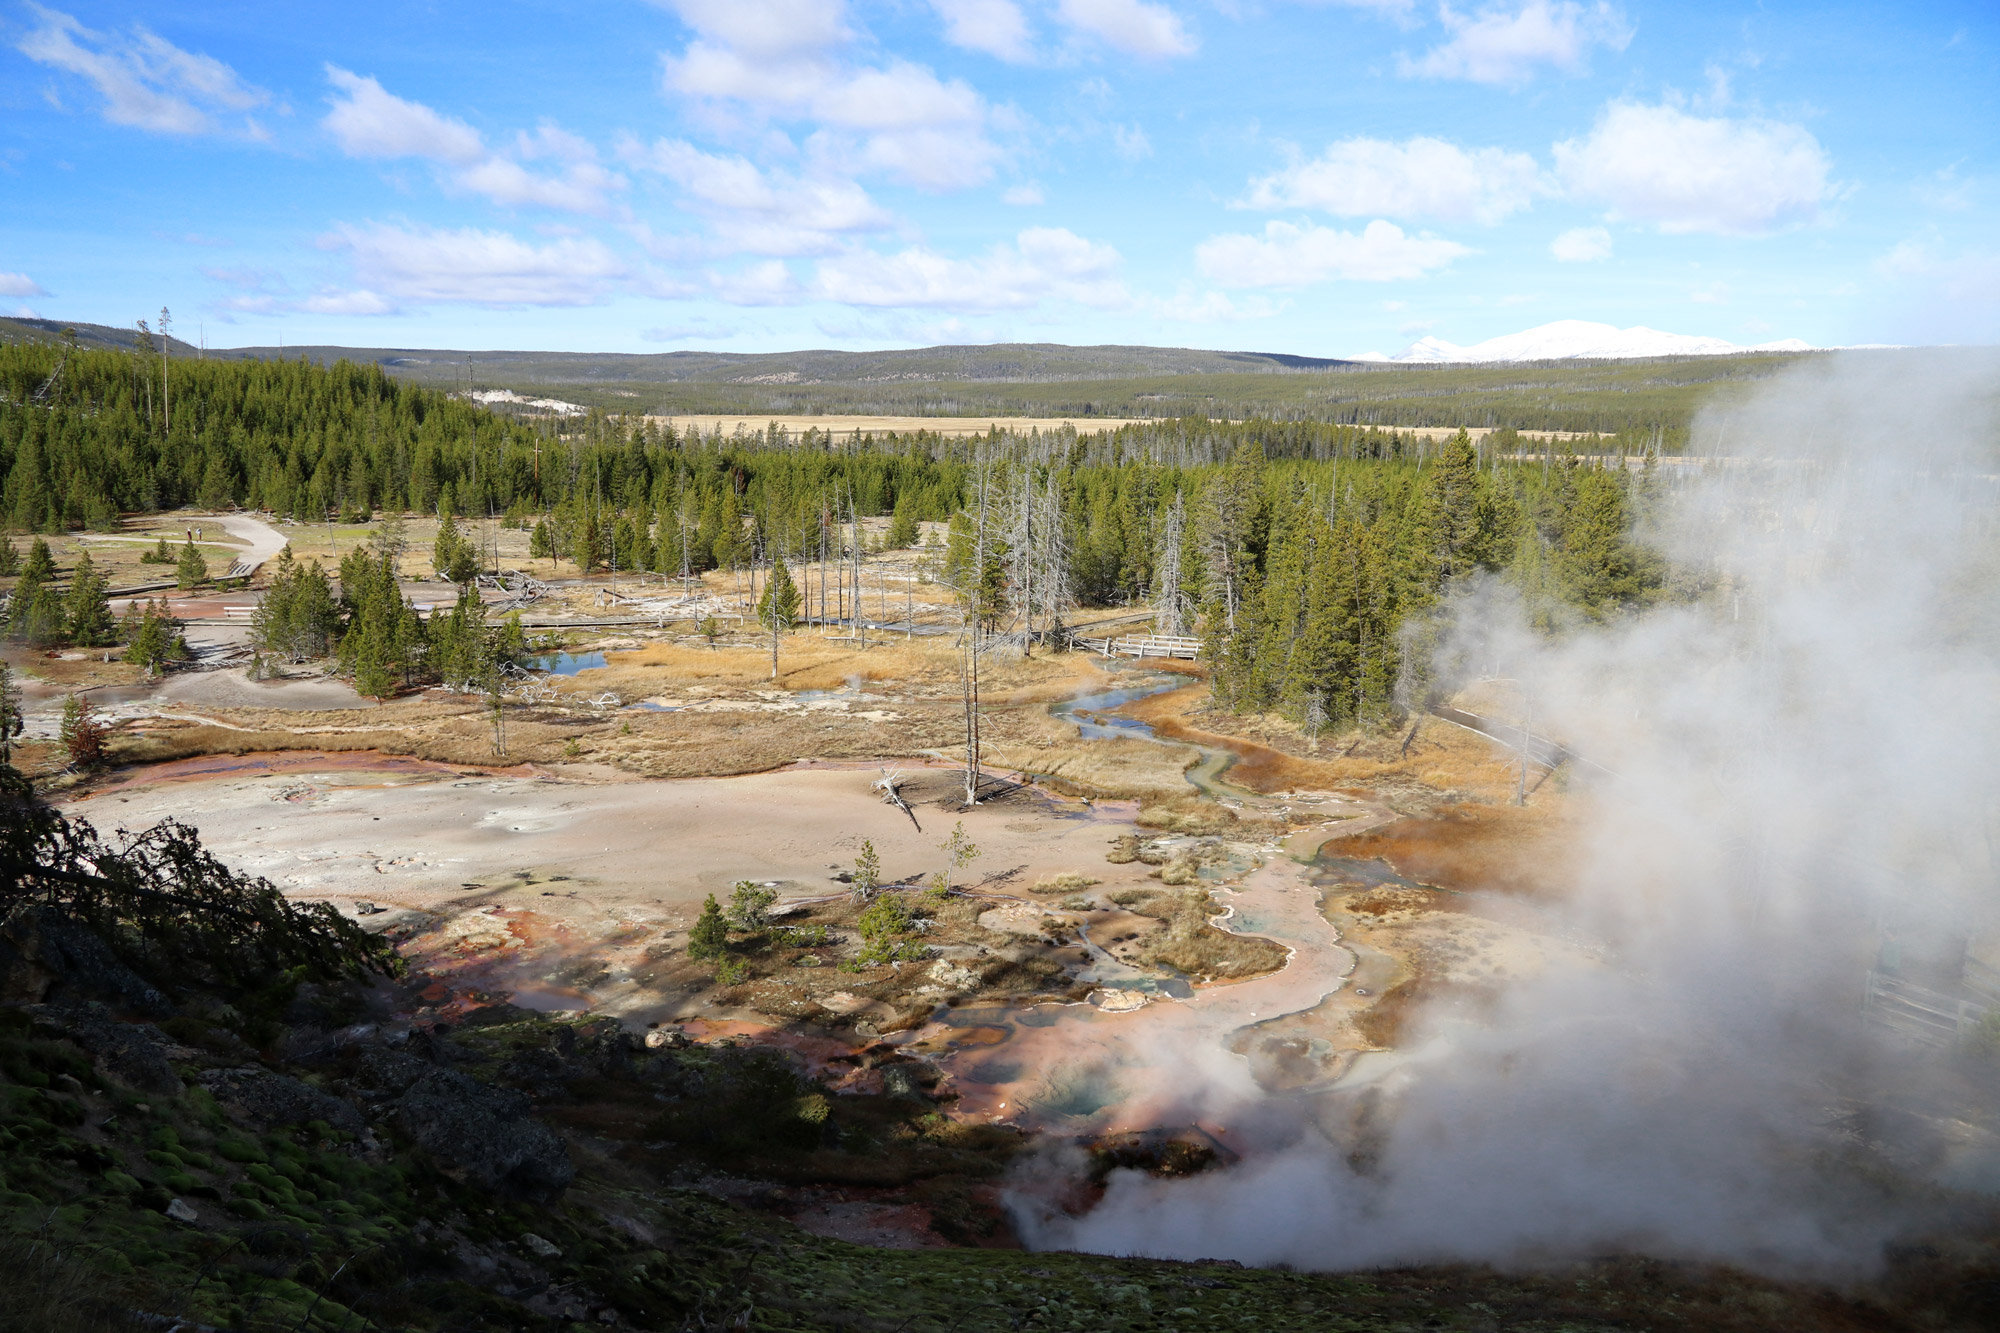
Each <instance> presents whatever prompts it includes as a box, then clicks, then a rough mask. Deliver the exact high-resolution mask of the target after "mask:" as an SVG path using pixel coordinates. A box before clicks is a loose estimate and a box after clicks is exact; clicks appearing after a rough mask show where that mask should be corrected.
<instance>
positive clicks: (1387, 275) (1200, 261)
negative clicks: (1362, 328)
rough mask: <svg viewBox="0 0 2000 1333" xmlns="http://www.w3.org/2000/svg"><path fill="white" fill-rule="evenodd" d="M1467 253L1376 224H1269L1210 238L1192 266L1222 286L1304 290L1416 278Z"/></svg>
mask: <svg viewBox="0 0 2000 1333" xmlns="http://www.w3.org/2000/svg"><path fill="white" fill-rule="evenodd" d="M1471 253H1472V251H1471V250H1469V249H1468V248H1466V247H1465V246H1463V245H1460V244H1458V243H1457V242H1456V241H1447V240H1444V239H1442V238H1441V237H1436V236H1411V235H1407V234H1405V233H1404V231H1403V229H1402V228H1401V227H1398V226H1397V225H1396V224H1395V223H1393V222H1385V221H1382V220H1381V219H1379V218H1378V219H1376V220H1375V221H1373V222H1371V223H1369V224H1368V225H1367V226H1366V227H1364V228H1362V230H1361V231H1360V232H1359V233H1355V232H1351V231H1339V230H1336V229H1334V228H1332V227H1320V226H1314V225H1310V224H1308V225H1306V226H1298V225H1295V224H1293V223H1290V222H1269V223H1266V224H1265V226H1264V233H1263V235H1261V236H1258V235H1241V234H1232V235H1224V236H1211V237H1210V238H1209V239H1207V240H1205V241H1203V242H1202V243H1201V244H1200V245H1198V246H1196V247H1195V252H1194V257H1195V263H1196V264H1197V266H1199V267H1200V269H1201V271H1202V273H1203V274H1205V275H1206V276H1207V277H1208V278H1209V280H1210V281H1212V282H1215V283H1217V284H1219V285H1221V286H1223V287H1282V288H1293V287H1306V286H1310V285H1312V284H1313V283H1317V282H1326V281H1328V280H1331V279H1342V280H1346V281H1350V282H1392V281H1395V280H1397V279H1402V278H1421V277H1423V276H1425V275H1426V274H1428V273H1431V272H1433V271H1434V270H1436V269H1440V268H1443V267H1444V266H1445V265H1447V264H1449V263H1451V262H1452V261H1453V260H1454V259H1457V258H1459V257H1460V256H1461V255H1469V254H1471Z"/></svg>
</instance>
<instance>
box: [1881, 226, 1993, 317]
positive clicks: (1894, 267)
mask: <svg viewBox="0 0 2000 1333" xmlns="http://www.w3.org/2000/svg"><path fill="white" fill-rule="evenodd" d="M1875 268H1876V270H1877V271H1878V272H1880V273H1881V274H1883V275H1884V276H1885V277H1890V278H1899V279H1903V280H1905V281H1913V282H1916V283H1919V284H1922V285H1923V286H1925V287H1927V288H1929V289H1931V290H1932V291H1934V292H1935V293H1936V294H1937V295H1939V296H1942V297H1945V298H1946V299H1948V300H1952V301H1970V302H1977V303H2000V251H1978V250H1964V251H1960V252H1958V253H1956V254H1950V255H1947V254H1943V253H1940V251H1939V250H1938V247H1937V246H1936V245H1935V243H1933V242H1931V241H1924V240H1916V239H1912V240H1907V241H1903V242H1900V243H1898V244H1897V245H1896V246H1895V247H1894V248H1893V249H1891V250H1890V251H1889V253H1888V254H1886V255H1883V256H1882V257H1881V258H1880V259H1878V260H1876V261H1875Z"/></svg>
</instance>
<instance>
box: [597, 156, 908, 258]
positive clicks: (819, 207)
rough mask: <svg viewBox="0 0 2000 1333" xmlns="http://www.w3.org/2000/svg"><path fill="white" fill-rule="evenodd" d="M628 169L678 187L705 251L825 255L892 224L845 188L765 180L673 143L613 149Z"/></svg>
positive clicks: (737, 163)
mask: <svg viewBox="0 0 2000 1333" xmlns="http://www.w3.org/2000/svg"><path fill="white" fill-rule="evenodd" d="M620 152H621V154H622V155H623V156H624V159H625V160H626V162H628V163H629V164H630V165H632V166H633V167H634V168H636V169H639V170H643V171H650V172H654V173H657V174H659V175H661V176H664V177H666V178H667V179H668V180H671V181H673V182H674V183H675V184H676V185H678V186H680V187H681V189H682V191H683V192H684V193H683V200H684V203H685V205H686V206H687V207H688V208H689V209H690V210H691V211H693V212H696V213H699V214H702V215H703V216H705V217H707V218H709V219H710V221H711V222H712V223H713V225H714V230H715V240H714V242H713V244H712V246H711V248H720V249H724V250H728V251H734V252H739V253H740V252H749V253H755V254H765V255H814V254H830V253H833V252H834V251H835V250H837V249H838V248H839V247H840V246H841V245H842V244H843V243H844V240H845V238H847V237H850V236H852V235H854V234H857V233H863V232H872V231H881V230H883V229H885V228H887V227H889V226H891V225H892V224H893V222H894V219H893V218H892V217H890V215H889V214H888V212H887V211H885V210H884V209H882V208H881V207H880V206H879V205H877V204H876V202H875V201H874V200H873V199H871V198H870V197H869V196H868V192H867V191H866V190H864V189H862V188H861V187H860V186H859V185H857V184H855V183H854V182H853V181H851V180H843V179H839V178H834V177H814V176H806V177H799V176H793V175H788V174H785V173H781V172H771V171H766V170H765V169H763V168H761V167H759V166H757V165H756V164H755V163H753V162H751V161H750V160H749V159H747V158H744V157H734V156H722V155H720V154H715V153H707V152H703V151H702V150H701V149H699V148H696V147H695V146H694V145H692V144H690V143H688V142H686V141H685V140H680V139H659V140H656V141H654V142H653V143H652V144H650V145H641V144H639V143H636V142H628V143H627V144H625V145H624V146H623V147H622V148H621V149H620Z"/></svg>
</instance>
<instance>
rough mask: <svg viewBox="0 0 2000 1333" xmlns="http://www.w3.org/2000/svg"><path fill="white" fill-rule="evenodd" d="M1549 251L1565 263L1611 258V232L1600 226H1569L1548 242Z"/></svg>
mask: <svg viewBox="0 0 2000 1333" xmlns="http://www.w3.org/2000/svg"><path fill="white" fill-rule="evenodd" d="M1549 253H1550V254H1552V255H1554V256H1555V257H1556V258H1557V259H1558V260H1560V261H1561V262H1563V263H1565V264H1591V263H1595V262H1596V261H1598V260H1600V259H1609V258H1611V233H1610V232H1608V231H1606V230H1605V229H1604V228H1602V227H1571V228H1570V229H1569V230H1568V231H1566V232H1564V233H1562V234H1561V235H1560V236H1558V237H1556V238H1555V239H1554V240H1553V241H1550V242H1549Z"/></svg>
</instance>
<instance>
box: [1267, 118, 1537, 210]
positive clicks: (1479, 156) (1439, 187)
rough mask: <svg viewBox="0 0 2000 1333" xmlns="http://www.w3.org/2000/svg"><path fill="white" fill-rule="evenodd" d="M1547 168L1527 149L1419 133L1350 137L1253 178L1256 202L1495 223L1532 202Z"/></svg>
mask: <svg viewBox="0 0 2000 1333" xmlns="http://www.w3.org/2000/svg"><path fill="white" fill-rule="evenodd" d="M1542 188H1543V187H1542V183H1541V169H1540V168H1539V167H1537V166H1536V165H1535V159H1533V158H1532V157H1529V156H1528V155H1527V154H1526V153H1510V152H1508V151H1506V150H1505V149H1500V148H1475V149H1471V150H1469V151H1468V150H1466V149H1464V148H1460V147H1459V146H1458V145H1457V144H1453V143H1447V142H1445V141H1444V140H1443V139H1433V138H1429V137H1427V136H1423V135H1419V136H1417V137H1415V138H1411V139H1406V140H1404V141H1403V142H1401V143H1391V142H1389V141H1387V140H1383V139H1369V138H1360V137H1357V138H1352V139H1342V140H1341V141H1340V142H1338V143H1336V144H1334V145H1332V146H1331V147H1329V148H1328V149H1327V150H1326V151H1325V152H1324V153H1322V154H1321V155H1320V156H1318V157H1316V158H1313V159H1312V160H1311V161H1307V162H1299V163H1296V164H1294V165H1292V166H1290V167H1287V168H1286V169H1285V170H1283V171H1279V172H1274V173H1272V174H1271V175H1269V176H1262V177H1259V178H1257V179H1256V180H1253V181H1251V182H1250V197H1249V199H1248V200H1247V201H1246V202H1247V203H1248V205H1249V206H1250V207H1252V208H1313V209H1318V210H1320V211H1321V212H1324V213H1331V214H1333V215H1334V216H1336V217H1391V218H1434V219H1437V220H1440V221H1446V222H1481V223H1486V224H1488V225H1491V224H1492V223H1496V222H1499V221H1500V220H1501V219H1503V218H1505V217H1506V216H1508V215H1509V214H1510V213H1515V212H1518V211H1520V210H1521V209H1524V208H1526V207H1528V206H1529V204H1530V203H1531V202H1533V200H1534V196H1535V195H1536V193H1537V192H1539V191H1540V190H1541V189H1542Z"/></svg>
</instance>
